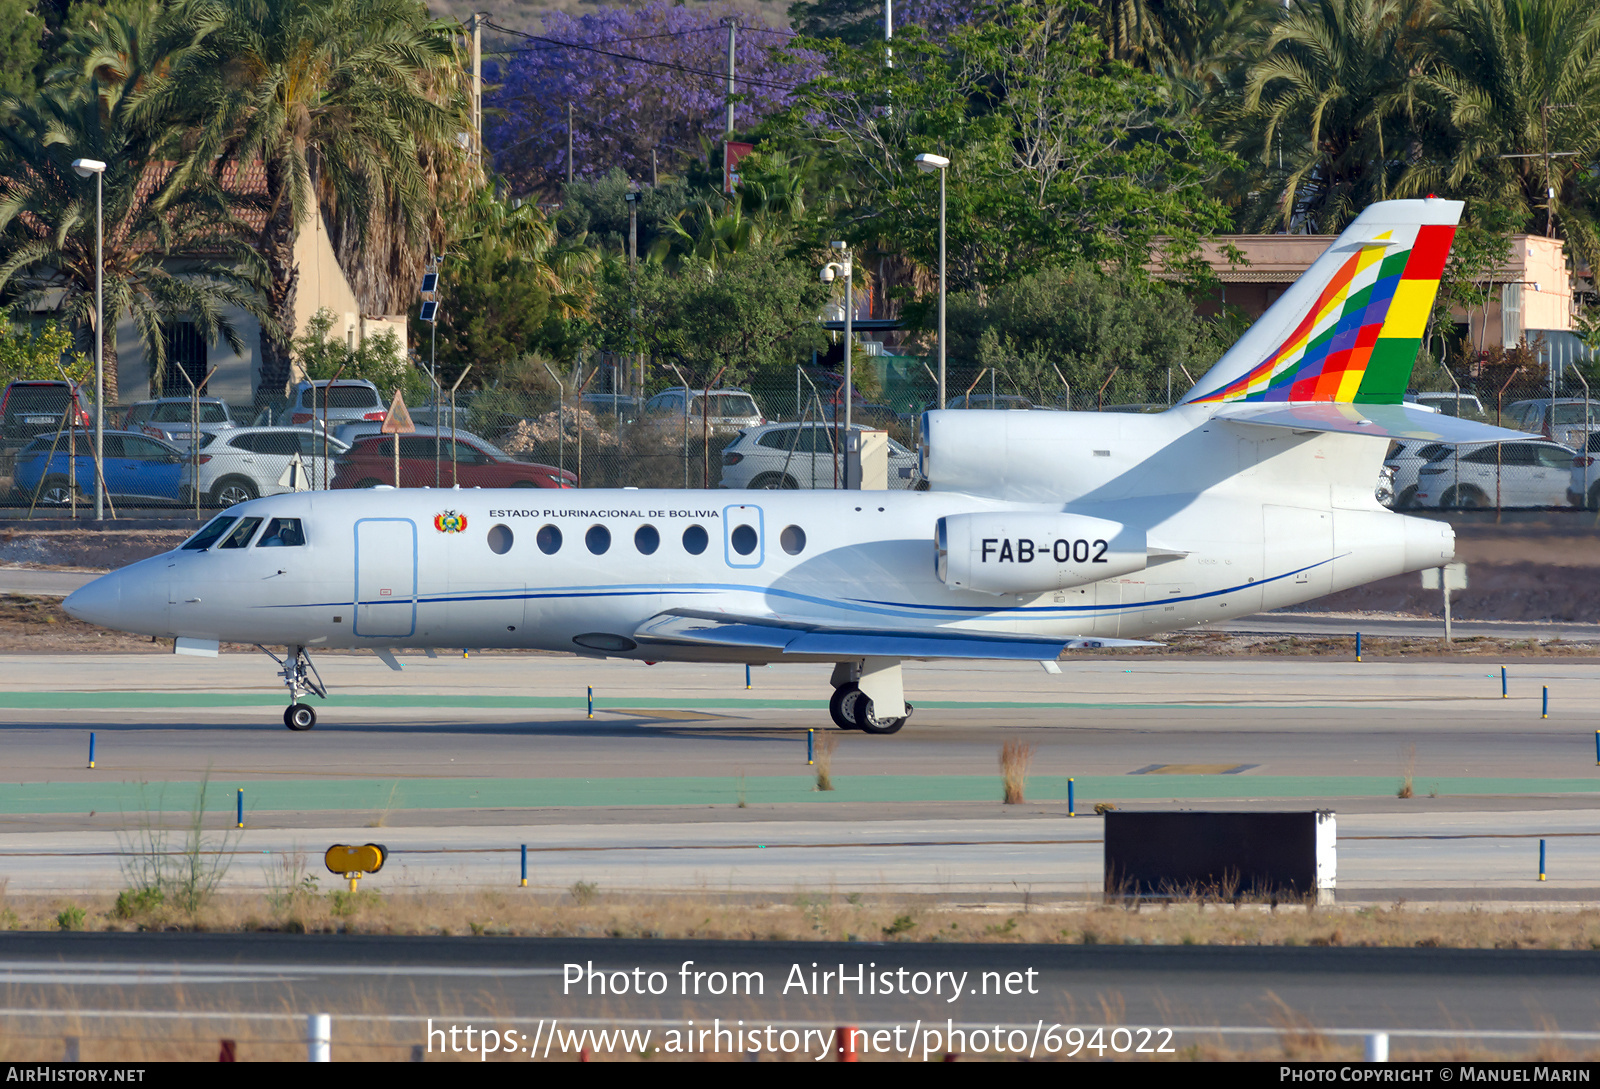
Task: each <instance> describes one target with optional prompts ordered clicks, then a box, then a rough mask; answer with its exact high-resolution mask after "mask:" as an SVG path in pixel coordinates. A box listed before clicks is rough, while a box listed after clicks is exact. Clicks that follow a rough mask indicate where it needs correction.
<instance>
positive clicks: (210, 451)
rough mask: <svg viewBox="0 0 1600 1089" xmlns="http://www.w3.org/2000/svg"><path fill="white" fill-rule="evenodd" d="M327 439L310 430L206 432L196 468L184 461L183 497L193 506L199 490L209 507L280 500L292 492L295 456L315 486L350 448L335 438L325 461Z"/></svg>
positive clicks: (262, 428)
mask: <svg viewBox="0 0 1600 1089" xmlns="http://www.w3.org/2000/svg"><path fill="white" fill-rule="evenodd" d="M323 442H324V437H323V435H322V434H321V432H318V431H313V430H311V429H310V428H306V427H237V428H231V429H228V430H225V431H208V432H203V433H202V434H201V436H200V440H199V443H198V445H199V447H200V449H199V451H198V452H197V453H196V455H195V458H194V460H195V464H194V465H193V466H191V465H190V464H189V463H188V459H187V458H185V459H184V466H183V473H182V477H181V481H180V484H179V489H178V490H179V494H180V496H181V497H182V499H183V502H185V503H193V502H194V494H195V492H196V491H197V490H198V491H199V493H200V495H201V496H203V497H204V499H205V501H206V502H207V503H210V504H211V505H213V506H218V507H231V506H233V505H234V504H235V503H245V502H248V501H249V500H251V499H255V498H257V497H259V496H263V495H280V494H282V493H283V492H287V491H292V490H293V489H292V488H291V487H290V486H289V485H288V484H285V483H282V481H283V478H284V476H285V474H286V473H287V472H288V469H289V465H290V463H291V462H293V461H294V459H295V458H296V457H298V458H299V459H300V464H301V466H302V467H304V469H305V472H306V480H307V481H308V483H310V484H311V485H312V486H314V487H315V486H320V485H321V484H322V483H325V482H326V481H327V480H328V479H329V476H330V473H331V470H332V467H333V464H334V458H335V457H336V456H337V455H339V454H342V453H344V452H345V450H347V449H348V447H347V446H346V445H345V444H344V443H342V442H340V441H339V440H338V439H335V438H332V437H331V436H330V437H328V438H327V439H326V442H327V450H328V456H327V457H326V458H324V457H323V456H322V451H323Z"/></svg>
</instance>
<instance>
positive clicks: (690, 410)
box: [644, 386, 767, 432]
mask: <svg viewBox="0 0 1600 1089" xmlns="http://www.w3.org/2000/svg"><path fill="white" fill-rule="evenodd" d="M707 397H708V395H707V394H706V392H705V391H704V390H698V389H689V390H686V389H684V388H683V387H682V386H677V387H674V388H673V389H665V390H662V391H661V392H660V393H658V394H656V395H655V396H654V397H652V398H650V400H649V401H647V402H646V403H645V406H644V422H645V424H647V425H648V426H651V427H656V428H661V429H663V430H667V429H671V428H674V427H682V426H684V425H685V422H686V421H687V424H688V426H689V427H691V428H694V427H701V426H709V427H710V428H711V430H712V431H719V432H727V431H742V430H744V429H746V428H750V427H760V426H761V425H762V424H764V423H766V422H767V418H766V417H765V416H763V415H762V414H761V409H760V408H759V407H758V406H757V405H756V399H755V398H754V397H752V396H750V395H749V394H748V393H746V392H745V391H744V390H742V389H714V390H712V391H711V392H710V394H709V398H710V399H709V400H707ZM701 413H705V417H704V423H702V417H701Z"/></svg>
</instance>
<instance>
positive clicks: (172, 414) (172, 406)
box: [122, 397, 239, 446]
mask: <svg viewBox="0 0 1600 1089" xmlns="http://www.w3.org/2000/svg"><path fill="white" fill-rule="evenodd" d="M194 407H198V409H199V416H200V421H199V422H200V430H201V431H221V430H223V429H225V428H232V427H238V426H239V421H237V420H235V419H234V418H233V414H232V413H231V412H229V411H228V405H227V403H226V402H224V401H221V400H218V399H217V398H215V397H202V398H200V402H199V405H198V406H191V404H190V402H189V398H187V397H160V398H157V399H156V400H153V401H140V402H139V403H138V404H135V405H132V406H130V407H129V409H128V412H127V414H126V415H125V416H123V418H122V426H123V427H124V428H125V429H127V430H129V431H143V432H144V433H145V434H146V435H149V436H150V437H151V438H153V439H160V440H161V441H162V442H170V443H176V444H177V445H179V446H186V445H188V442H189V436H190V434H191V432H192V431H193V430H194V429H193V428H192V427H191V426H190V419H191V416H190V413H191V412H192V411H193V410H194Z"/></svg>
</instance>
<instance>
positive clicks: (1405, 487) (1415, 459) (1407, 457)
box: [1379, 439, 1455, 510]
mask: <svg viewBox="0 0 1600 1089" xmlns="http://www.w3.org/2000/svg"><path fill="white" fill-rule="evenodd" d="M1454 449H1455V447H1453V446H1451V445H1450V444H1449V443H1447V442H1433V441H1431V440H1429V439H1397V440H1395V441H1394V442H1391V443H1390V444H1389V456H1388V457H1386V458H1384V459H1383V465H1384V468H1385V469H1388V470H1390V471H1392V473H1393V474H1394V475H1393V479H1391V480H1390V481H1389V488H1390V492H1389V499H1388V501H1385V500H1383V498H1382V497H1381V496H1380V497H1379V501H1380V502H1382V503H1383V505H1384V506H1386V507H1388V508H1389V509H1391V510H1405V509H1406V508H1407V507H1410V506H1411V504H1412V503H1414V502H1415V501H1416V498H1417V479H1418V474H1419V473H1420V472H1421V471H1422V467H1423V466H1425V465H1427V464H1428V462H1430V461H1432V460H1433V459H1434V458H1436V457H1442V456H1443V455H1444V454H1446V453H1448V452H1450V451H1451V450H1454Z"/></svg>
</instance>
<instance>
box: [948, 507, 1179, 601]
mask: <svg viewBox="0 0 1600 1089" xmlns="http://www.w3.org/2000/svg"><path fill="white" fill-rule="evenodd" d="M935 535H936V541H937V544H938V561H937V562H938V571H939V578H940V580H941V581H942V582H944V584H945V585H946V586H949V587H950V588H951V589H953V590H981V591H983V592H984V593H989V594H1042V593H1048V592H1049V591H1051V590H1065V589H1066V588H1067V587H1069V586H1082V585H1084V584H1085V583H1090V582H1099V581H1100V580H1101V579H1108V578H1116V577H1117V576H1119V575H1126V574H1130V573H1132V572H1134V571H1142V570H1144V567H1145V565H1146V564H1147V563H1148V562H1149V560H1148V555H1147V553H1146V550H1145V535H1144V531H1143V530H1137V529H1130V528H1129V527H1127V526H1125V525H1123V524H1122V523H1121V522H1113V521H1110V520H1108V519H1105V518H1091V517H1088V516H1087V515H1082V514H1061V513H1057V512H1053V511H1019V512H1010V511H996V512H994V513H986V514H955V515H950V516H948V517H945V518H941V519H939V524H938V528H937V529H936V530H935Z"/></svg>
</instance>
